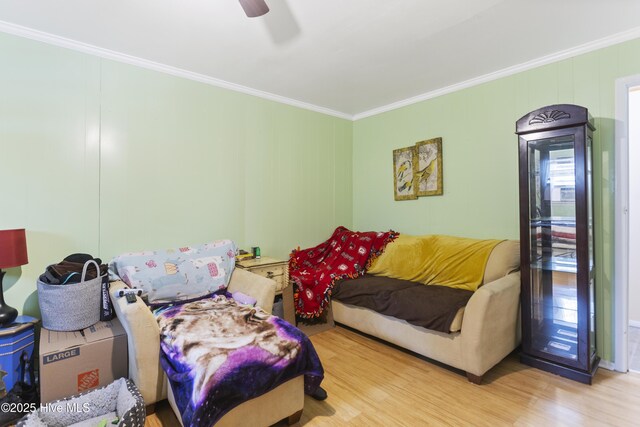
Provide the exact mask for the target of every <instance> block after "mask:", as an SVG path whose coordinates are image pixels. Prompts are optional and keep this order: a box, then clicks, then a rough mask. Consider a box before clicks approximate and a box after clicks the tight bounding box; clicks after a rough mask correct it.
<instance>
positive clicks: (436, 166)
mask: <svg viewBox="0 0 640 427" xmlns="http://www.w3.org/2000/svg"><path fill="white" fill-rule="evenodd" d="M415 147H416V157H417V160H416V168H415V171H414V180H415V181H414V184H413V187H414V188H415V193H416V195H417V196H419V197H421V196H440V195H442V194H443V189H442V138H432V139H427V140H425V141H420V142H417V143H416V146H415Z"/></svg>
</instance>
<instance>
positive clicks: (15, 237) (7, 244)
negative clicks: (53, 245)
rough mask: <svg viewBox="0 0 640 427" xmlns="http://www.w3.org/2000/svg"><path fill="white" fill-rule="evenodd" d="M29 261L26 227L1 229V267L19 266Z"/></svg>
mask: <svg viewBox="0 0 640 427" xmlns="http://www.w3.org/2000/svg"><path fill="white" fill-rule="evenodd" d="M28 262H29V258H28V257H27V238H26V235H25V232H24V228H20V229H17V230H0V269H3V268H11V267H19V266H21V265H25V264H26V263H28Z"/></svg>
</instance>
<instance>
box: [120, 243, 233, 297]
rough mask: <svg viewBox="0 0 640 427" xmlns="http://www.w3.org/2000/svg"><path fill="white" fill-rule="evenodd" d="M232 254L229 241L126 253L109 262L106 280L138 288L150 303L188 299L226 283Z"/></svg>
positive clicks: (228, 278) (227, 282) (211, 291)
mask: <svg viewBox="0 0 640 427" xmlns="http://www.w3.org/2000/svg"><path fill="white" fill-rule="evenodd" d="M235 254H236V245H235V243H233V242H232V241H231V240H216V241H214V242H211V243H205V244H203V245H198V246H187V247H182V248H176V249H166V250H158V251H145V252H134V253H126V254H122V255H119V256H117V257H115V258H114V259H113V260H111V262H110V263H109V273H110V279H111V280H122V281H123V282H125V283H126V284H127V285H129V286H130V287H132V288H140V289H142V291H143V295H142V296H143V298H144V297H146V299H147V301H148V302H149V303H152V304H162V303H169V302H175V301H183V300H190V299H194V298H199V297H202V296H205V295H209V294H212V293H214V292H216V291H219V290H222V289H225V288H226V287H227V286H228V285H229V280H230V279H231V273H232V272H233V269H234V267H235Z"/></svg>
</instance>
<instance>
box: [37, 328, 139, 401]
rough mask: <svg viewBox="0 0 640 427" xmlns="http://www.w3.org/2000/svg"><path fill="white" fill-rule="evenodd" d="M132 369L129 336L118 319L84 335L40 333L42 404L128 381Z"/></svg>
mask: <svg viewBox="0 0 640 427" xmlns="http://www.w3.org/2000/svg"><path fill="white" fill-rule="evenodd" d="M128 369H129V366H128V353H127V334H126V332H125V330H124V328H123V327H122V325H121V324H120V322H119V321H118V319H113V320H111V321H109V322H98V323H96V324H95V325H93V326H90V327H88V328H86V329H83V330H82V331H73V332H56V331H50V330H48V329H45V328H42V330H41V332H40V400H41V401H42V403H47V402H51V401H52V400H56V399H60V398H63V397H68V396H72V395H74V394H78V393H82V392H85V391H89V390H93V389H95V388H97V387H100V386H103V385H107V384H109V383H111V382H112V381H114V380H116V379H118V378H121V377H125V378H126V377H127V375H128Z"/></svg>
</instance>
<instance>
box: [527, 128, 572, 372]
mask: <svg viewBox="0 0 640 427" xmlns="http://www.w3.org/2000/svg"><path fill="white" fill-rule="evenodd" d="M574 149H575V147H574V138H573V135H566V136H559V137H556V138H548V139H540V140H534V141H529V144H528V151H529V153H528V156H529V170H528V173H529V180H528V181H529V199H530V204H529V206H530V212H529V227H530V245H531V246H530V254H531V259H530V270H531V301H530V302H531V314H532V317H533V318H532V322H531V338H532V346H533V349H534V350H536V351H540V352H544V353H549V354H552V355H556V356H559V357H562V358H566V359H569V360H576V359H577V358H578V339H577V336H578V335H577V326H578V304H577V280H576V279H577V277H576V276H577V274H576V273H577V269H576V221H575V217H576V206H575V181H576V179H575V176H576V175H575V160H574V159H575V152H574Z"/></svg>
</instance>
